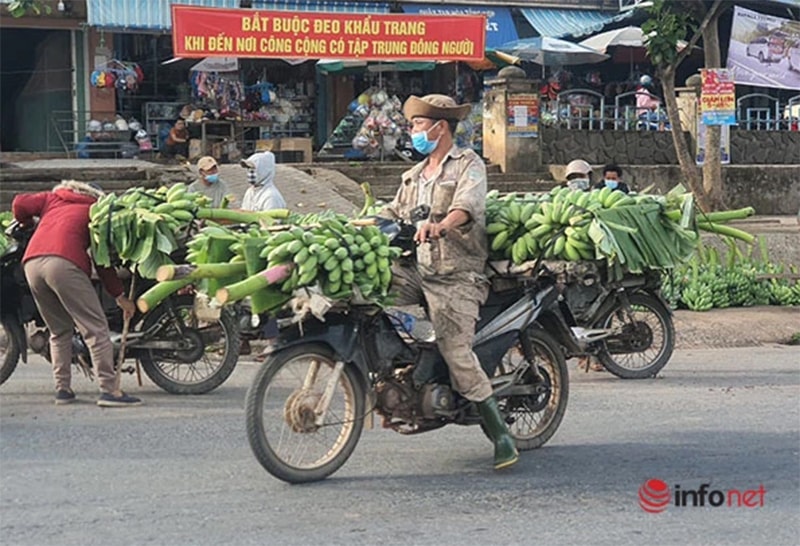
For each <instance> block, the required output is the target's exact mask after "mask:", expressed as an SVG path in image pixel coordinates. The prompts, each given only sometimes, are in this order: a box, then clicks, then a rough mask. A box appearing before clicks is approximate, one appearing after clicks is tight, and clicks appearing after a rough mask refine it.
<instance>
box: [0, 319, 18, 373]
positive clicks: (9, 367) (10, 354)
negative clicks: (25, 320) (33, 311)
mask: <svg viewBox="0 0 800 546" xmlns="http://www.w3.org/2000/svg"><path fill="white" fill-rule="evenodd" d="M0 326H1V327H2V328H0V357H2V359H3V362H2V364H0V385H2V384H3V383H5V382H6V380H8V378H9V377H11V374H12V373H14V370H15V369H16V368H17V363H18V362H19V357H20V348H19V343H18V342H17V335H16V334H17V332H16V330H19V329H21V328H22V327H21V326H19V325H16V324H14V323H12V322H11V319H6V318H4V319H3V320H2V321H0Z"/></svg>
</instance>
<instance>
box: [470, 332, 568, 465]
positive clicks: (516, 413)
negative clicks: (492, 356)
mask: <svg viewBox="0 0 800 546" xmlns="http://www.w3.org/2000/svg"><path fill="white" fill-rule="evenodd" d="M520 335H524V336H528V340H529V341H530V343H531V347H532V348H533V360H532V361H527V362H526V360H525V357H524V355H523V351H522V348H521V347H520V346H519V344H518V345H515V346H514V347H512V348H511V349H509V350H508V352H506V354H505V355H504V356H503V359H502V360H501V362H500V365H499V366H498V370H497V373H498V374H501V375H502V374H507V373H511V372H512V371H514V370H515V369H516V368H517V367H519V366H521V365H522V364H523V363H526V364H528V365H530V366H534V365H535V366H537V369H538V372H539V373H538V377H537V374H534V373H533V371H532V370H531V369H529V370H528V371H527V372H525V373H524V374H523V375H522V381H521V382H519V383H517V385H519V386H520V387H528V388H532V389H534V391H535V392H534V394H516V395H515V394H512V395H499V396H497V405H498V407H499V408H500V412H501V413H502V414H503V416H504V418H505V421H506V423H507V425H508V432H509V433H510V434H511V437H512V438H514V442H515V443H516V445H517V449H519V450H520V451H527V450H529V449H536V448H538V447H542V446H543V445H544V444H545V443H547V441H548V440H549V439H550V438H552V436H553V434H555V433H556V430H558V427H559V426H560V425H561V421H562V419H563V418H564V412H565V411H566V410H567V400H568V398H569V371H568V370H567V363H566V361H565V359H564V353H563V352H562V351H561V347H560V346H559V344H558V343H557V342H556V340H555V339H553V337H552V336H551V335H550V334H548V333H547V332H545V331H543V330H539V329H536V328H528V329H527V330H526V331H524V332H522V333H521V334H520ZM481 428H482V429H483V432H484V434H486V436H487V437H489V438H491V436H490V435H489V433H488V432H487V430H486V427H485V426H484V425H483V424H481Z"/></svg>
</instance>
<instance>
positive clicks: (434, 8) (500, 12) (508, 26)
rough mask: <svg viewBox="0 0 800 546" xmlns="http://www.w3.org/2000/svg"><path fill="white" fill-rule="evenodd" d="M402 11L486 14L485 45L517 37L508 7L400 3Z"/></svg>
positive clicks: (430, 13)
mask: <svg viewBox="0 0 800 546" xmlns="http://www.w3.org/2000/svg"><path fill="white" fill-rule="evenodd" d="M402 7H403V12H404V13H414V14H422V15H484V14H485V15H486V47H497V46H499V45H502V44H505V43H507V42H513V41H514V40H517V39H519V35H518V34H517V29H516V27H515V26H514V20H513V19H512V18H511V11H510V10H509V8H506V7H501V6H486V7H481V6H478V5H474V6H473V5H469V6H467V5H459V4H402Z"/></svg>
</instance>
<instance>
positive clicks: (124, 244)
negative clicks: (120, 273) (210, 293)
mask: <svg viewBox="0 0 800 546" xmlns="http://www.w3.org/2000/svg"><path fill="white" fill-rule="evenodd" d="M208 203H209V198H208V197H207V196H205V195H202V194H197V193H192V192H188V191H187V187H186V185H185V184H182V183H181V184H175V185H174V186H172V187H170V188H167V187H166V186H162V187H160V188H158V189H156V190H154V189H142V188H131V189H129V190H127V191H125V192H124V193H122V194H120V195H115V194H113V193H109V194H106V195H105V196H103V197H102V198H100V199H99V200H98V201H97V202H96V203H95V204H94V205H92V207H91V208H90V209H89V220H90V221H89V232H90V239H91V251H92V255H93V256H94V259H95V261H96V262H97V264H98V265H103V266H110V265H112V261H113V257H114V256H117V257H118V258H119V260H120V261H121V262H122V264H123V265H126V266H130V265H137V266H138V267H139V272H140V273H141V275H142V276H144V277H148V278H152V277H153V276H154V275H155V272H156V270H157V269H158V267H159V266H161V265H164V264H169V263H172V260H171V259H170V257H169V255H170V254H171V253H172V252H173V251H174V250H176V249H177V248H178V242H177V239H176V237H177V235H178V233H179V232H180V231H181V230H182V229H185V228H186V227H187V226H188V225H189V224H191V222H192V221H193V220H194V218H195V213H196V211H197V209H198V208H200V207H205V206H207V205H208Z"/></svg>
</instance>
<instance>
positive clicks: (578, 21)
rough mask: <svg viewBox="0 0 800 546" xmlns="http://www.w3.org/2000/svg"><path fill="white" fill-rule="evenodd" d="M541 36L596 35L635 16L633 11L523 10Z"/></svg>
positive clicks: (523, 13)
mask: <svg viewBox="0 0 800 546" xmlns="http://www.w3.org/2000/svg"><path fill="white" fill-rule="evenodd" d="M520 11H521V12H522V15H523V16H524V17H525V19H527V21H528V22H529V23H530V24H531V26H532V27H533V28H535V29H536V31H537V32H538V33H539V34H540V35H541V36H547V37H549V38H563V37H565V36H574V37H576V38H577V37H580V36H584V35H587V34H595V33H597V32H600V31H601V30H603V27H604V26H606V25H607V24H609V23H614V22H617V21H622V20H623V19H627V18H628V17H630V16H631V15H633V10H629V11H625V12H622V13H611V12H603V11H596V10H576V9H546V8H523V9H522V10H520Z"/></svg>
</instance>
